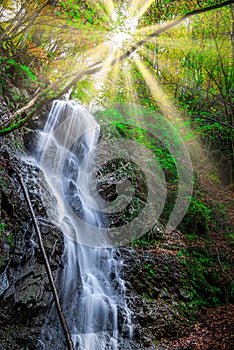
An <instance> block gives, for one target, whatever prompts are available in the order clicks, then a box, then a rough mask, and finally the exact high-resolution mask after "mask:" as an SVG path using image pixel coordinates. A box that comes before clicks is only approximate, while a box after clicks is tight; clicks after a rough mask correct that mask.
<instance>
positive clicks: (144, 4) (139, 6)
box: [129, 0, 153, 19]
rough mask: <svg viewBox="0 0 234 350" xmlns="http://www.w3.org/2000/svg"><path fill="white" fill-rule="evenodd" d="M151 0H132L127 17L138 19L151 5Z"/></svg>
mask: <svg viewBox="0 0 234 350" xmlns="http://www.w3.org/2000/svg"><path fill="white" fill-rule="evenodd" d="M152 3H153V0H143V1H141V0H133V1H132V4H131V5H130V8H129V16H134V17H136V18H137V19H139V18H140V17H141V16H142V15H143V14H144V13H145V12H146V11H147V10H148V8H149V7H150V6H151V5H152Z"/></svg>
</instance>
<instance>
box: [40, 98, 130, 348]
mask: <svg viewBox="0 0 234 350" xmlns="http://www.w3.org/2000/svg"><path fill="white" fill-rule="evenodd" d="M98 136H99V125H98V124H97V123H96V121H95V120H94V118H93V117H92V115H91V114H90V113H89V112H88V111H87V110H86V109H85V108H83V107H82V106H80V105H78V104H76V103H75V102H73V101H55V102H54V103H53V106H52V109H51V112H50V115H49V118H48V121H47V123H46V125H45V128H44V131H43V132H42V135H41V147H40V148H41V150H42V152H41V155H40V157H39V160H40V167H41V169H42V170H43V172H44V174H45V176H46V180H47V182H48V184H49V186H50V187H51V189H52V191H53V194H54V196H55V197H56V199H57V205H58V208H57V209H56V210H57V211H58V214H57V221H58V222H57V224H59V226H60V227H61V229H62V231H63V233H64V237H65V252H64V258H63V259H64V269H63V272H62V275H61V277H60V279H61V282H60V285H61V287H60V289H61V293H60V299H61V302H62V307H63V311H64V314H65V317H66V319H67V322H68V327H69V330H70V332H71V334H72V340H73V343H74V347H75V349H76V350H107V349H110V350H117V349H123V348H125V347H123V343H124V341H123V339H124V338H125V339H129V338H131V335H132V326H131V313H130V311H129V309H128V307H127V306H126V302H125V287H124V282H123V280H122V279H121V277H120V269H121V259H120V255H119V252H118V249H117V248H110V247H109V246H108V244H107V242H106V240H105V237H104V236H102V235H100V234H97V235H95V234H94V232H95V228H96V230H97V229H98V227H102V222H101V218H100V216H99V215H98V209H99V207H98V206H99V204H98V199H97V198H95V197H94V196H93V195H92V193H91V186H90V179H91V173H92V170H93V167H94V166H95V157H94V156H90V154H91V155H92V154H93V153H94V152H93V151H94V150H95V147H96V145H97V142H98ZM86 158H88V163H87V162H86V161H85V159H86ZM87 227H90V231H89V229H87ZM97 231H100V230H97ZM39 343H40V348H42V349H46V350H47V349H50V350H51V349H58V350H59V349H61V350H62V349H65V348H66V347H65V346H64V339H63V334H62V331H61V329H60V325H59V321H58V318H57V315H56V310H55V308H54V307H52V308H51V310H50V311H49V312H48V321H47V323H46V324H45V326H44V327H43V331H42V334H41V339H40V340H39ZM120 343H121V344H122V345H121V346H120V345H119V344H120ZM126 349H127V348H126Z"/></svg>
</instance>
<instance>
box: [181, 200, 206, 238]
mask: <svg viewBox="0 0 234 350" xmlns="http://www.w3.org/2000/svg"><path fill="white" fill-rule="evenodd" d="M210 214H211V210H210V209H208V208H207V206H206V205H205V204H204V202H203V201H202V200H201V199H200V198H198V197H194V196H193V197H192V198H191V201H190V205H189V207H188V211H187V213H186V215H185V217H184V219H183V221H182V223H181V224H180V225H179V229H180V230H181V231H182V232H184V233H187V234H195V233H196V234H197V235H198V236H201V235H204V234H206V233H207V231H208V228H209V224H210V220H211V218H210Z"/></svg>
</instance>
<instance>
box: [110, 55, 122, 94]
mask: <svg viewBox="0 0 234 350" xmlns="http://www.w3.org/2000/svg"><path fill="white" fill-rule="evenodd" d="M115 58H117V51H116V52H115ZM119 73H120V63H117V64H115V65H114V67H113V68H112V69H111V70H110V71H109V80H110V81H111V82H112V84H111V86H110V95H111V96H115V95H116V91H117V84H116V83H115V82H117V81H118V77H119Z"/></svg>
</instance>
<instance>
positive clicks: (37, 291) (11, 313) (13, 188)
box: [0, 135, 63, 350]
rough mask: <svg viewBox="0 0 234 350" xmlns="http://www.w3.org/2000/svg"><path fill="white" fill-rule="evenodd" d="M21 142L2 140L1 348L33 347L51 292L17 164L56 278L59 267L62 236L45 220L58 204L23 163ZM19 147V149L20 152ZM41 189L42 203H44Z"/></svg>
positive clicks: (36, 171) (35, 171)
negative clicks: (15, 170) (15, 168)
mask: <svg viewBox="0 0 234 350" xmlns="http://www.w3.org/2000/svg"><path fill="white" fill-rule="evenodd" d="M23 141H24V140H23V139H22V138H21V137H19V136H18V137H14V136H13V135H9V136H8V137H5V138H4V139H3V140H1V144H0V151H1V173H0V176H1V177H0V185H1V186H0V187H1V192H0V193H1V196H0V212H1V236H0V239H1V267H0V281H1V288H0V294H1V295H0V339H1V340H0V349H2V350H8V349H9V350H10V349H16V350H18V349H35V347H36V343H37V339H38V336H39V334H40V330H41V327H42V325H43V323H44V319H45V315H46V312H47V309H48V306H49V305H50V302H51V298H52V294H51V290H50V286H49V282H48V278H47V274H46V270H45V265H44V261H43V256H42V254H41V252H40V250H39V247H38V243H37V237H36V234H35V230H34V227H33V224H32V220H31V216H30V212H29V209H28V207H27V205H26V202H25V198H24V195H23V193H22V189H21V188H20V184H19V182H18V179H17V176H16V174H15V172H14V171H13V170H12V169H11V168H10V166H11V164H14V165H16V166H17V167H18V168H19V169H20V172H21V173H22V176H23V178H24V182H25V184H26V186H27V189H28V192H29V196H30V199H31V201H32V205H33V208H34V211H35V214H36V217H37V220H38V224H39V226H40V230H41V233H42V235H43V241H44V245H45V249H46V252H47V254H48V256H49V260H50V265H51V269H52V271H53V273H54V278H55V279H56V275H57V272H58V270H59V269H61V268H62V266H61V263H62V260H61V257H62V254H63V235H62V233H61V232H60V230H59V228H58V227H56V225H55V223H53V222H51V220H48V216H47V213H48V208H49V206H48V205H47V204H48V202H50V204H51V203H53V206H54V207H55V206H56V203H55V199H54V198H53V197H52V196H51V194H50V192H49V190H48V188H47V187H46V182H45V179H44V177H43V174H42V173H41V172H40V170H39V169H38V168H37V167H36V165H35V164H33V163H31V164H30V163H29V162H28V161H26V160H24V159H23V156H24V154H25V150H24V144H23ZM19 148H20V149H19ZM42 189H43V193H44V194H43V196H44V200H43V199H42V197H41V195H42Z"/></svg>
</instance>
